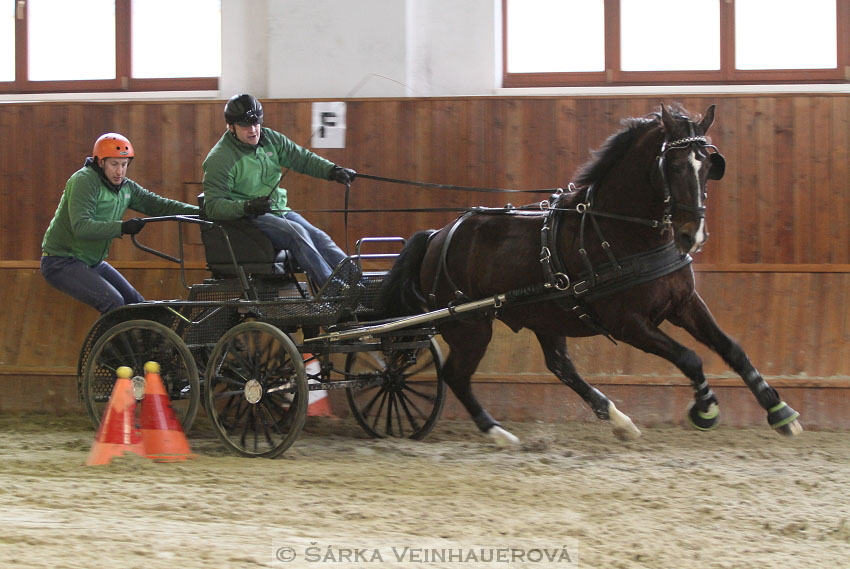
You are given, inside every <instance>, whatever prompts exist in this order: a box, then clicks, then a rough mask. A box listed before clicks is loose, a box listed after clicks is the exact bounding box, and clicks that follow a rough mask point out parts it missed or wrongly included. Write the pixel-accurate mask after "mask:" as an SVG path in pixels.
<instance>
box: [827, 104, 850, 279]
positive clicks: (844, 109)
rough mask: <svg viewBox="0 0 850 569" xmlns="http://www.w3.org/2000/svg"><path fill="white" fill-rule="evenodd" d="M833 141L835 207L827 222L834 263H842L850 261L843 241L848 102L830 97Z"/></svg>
mask: <svg viewBox="0 0 850 569" xmlns="http://www.w3.org/2000/svg"><path fill="white" fill-rule="evenodd" d="M830 103H831V104H832V110H831V121H832V138H833V144H832V147H831V148H830V149H829V161H830V167H831V176H830V179H829V180H828V191H829V192H830V193H831V198H832V202H833V203H834V204H835V207H832V208H830V209H829V213H831V215H832V218H831V219H829V220H828V221H827V223H828V224H829V229H830V231H831V235H832V237H831V238H832V240H833V243H834V246H835V258H834V259H831V261H830V262H833V263H843V262H844V261H845V260H846V259H847V258H848V257H850V243H848V242H850V239H847V237H846V229H845V228H846V227H848V225H850V213H848V208H850V199H848V197H850V168H848V166H847V162H848V156H850V110H848V109H850V105H848V103H850V101H848V97H831V98H830Z"/></svg>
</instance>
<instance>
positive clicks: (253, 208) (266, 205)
mask: <svg viewBox="0 0 850 569" xmlns="http://www.w3.org/2000/svg"><path fill="white" fill-rule="evenodd" d="M271 211H272V202H271V200H269V198H268V197H267V196H263V197H261V198H254V199H252V200H248V201H246V202H245V214H246V215H253V216H254V217H256V216H258V215H263V214H264V213H271Z"/></svg>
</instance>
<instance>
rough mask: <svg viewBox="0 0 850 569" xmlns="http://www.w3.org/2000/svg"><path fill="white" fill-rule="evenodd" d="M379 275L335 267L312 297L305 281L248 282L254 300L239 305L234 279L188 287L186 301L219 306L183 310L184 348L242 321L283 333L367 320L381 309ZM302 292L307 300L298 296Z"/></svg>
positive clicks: (213, 339)
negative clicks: (186, 323) (263, 324)
mask: <svg viewBox="0 0 850 569" xmlns="http://www.w3.org/2000/svg"><path fill="white" fill-rule="evenodd" d="M385 274H386V273H385V272H383V271H381V272H366V273H363V274H362V275H361V273H360V269H359V267H357V265H356V264H355V263H354V262H353V261H351V262H350V264H349V265H348V266H346V264H345V263H344V264H343V265H342V266H340V267H339V268H337V270H336V271H335V272H334V274H333V276H332V277H331V280H330V281H329V282H328V283H327V285H326V286H325V287H323V288H322V289H321V290H319V292H318V293H317V294H316V296H311V295H310V292H309V287H308V286H307V285H306V283H300V288H299V286H297V285H296V283H293V282H291V281H290V282H285V281H278V282H276V281H275V280H274V279H266V280H256V281H252V282H251V284H252V285H253V286H254V288H255V290H256V292H257V300H256V301H246V302H239V303H236V302H231V301H239V300H240V299H241V298H243V296H242V288H241V287H240V286H239V283H238V281H235V280H210V281H207V282H205V283H203V284H199V285H193V286H192V293H191V295H190V298H189V300H192V301H211V302H221V303H222V304H221V305H218V306H191V305H187V306H184V316H185V317H186V318H188V319H189V320H190V321H191V322H193V324H191V325H190V326H189V329H188V330H187V331H186V334H185V337H184V339H185V341H186V343H187V344H189V345H190V346H191V345H198V344H210V343H215V342H217V341H218V338H220V337H221V335H222V334H224V332H226V331H227V330H228V329H230V328H232V327H233V326H235V325H236V324H238V323H239V322H241V321H243V320H244V319H245V318H246V317H249V316H250V317H254V318H256V319H257V320H260V321H262V322H268V323H269V324H272V325H274V326H277V327H278V328H281V329H284V330H287V329H295V328H298V327H301V326H329V325H331V324H337V323H339V322H340V321H344V320H358V321H364V320H369V319H370V318H371V317H373V316H375V315H377V314H378V313H379V312H380V311H381V286H382V283H383V279H384V275H385ZM302 293H305V294H306V295H307V296H306V298H305V297H304V296H303V295H302Z"/></svg>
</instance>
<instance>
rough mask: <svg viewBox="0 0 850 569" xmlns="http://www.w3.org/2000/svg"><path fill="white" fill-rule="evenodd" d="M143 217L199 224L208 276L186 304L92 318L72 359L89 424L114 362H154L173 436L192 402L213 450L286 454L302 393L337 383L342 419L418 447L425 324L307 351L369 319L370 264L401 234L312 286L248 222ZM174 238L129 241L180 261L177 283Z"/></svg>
mask: <svg viewBox="0 0 850 569" xmlns="http://www.w3.org/2000/svg"><path fill="white" fill-rule="evenodd" d="M147 221H148V223H155V222H176V223H177V224H178V227H180V226H182V225H183V224H195V225H199V226H200V227H201V235H202V238H203V243H204V248H205V251H206V257H207V267H208V269H209V271H210V273H211V277H210V278H208V279H206V280H204V281H203V282H201V283H198V284H193V285H188V286H187V288H188V298H187V299H186V300H164V301H148V302H144V303H139V304H132V305H127V306H124V307H121V308H119V309H117V310H114V311H112V312H109V313H107V314H105V315H103V316H101V318H99V319H98V320H97V321H96V322H95V323H94V325H93V326H92V327H91V329H90V330H89V333H88V335H87V337H86V339H85V341H84V342H83V346H82V349H81V352H80V357H79V364H78V389H79V395H80V397H81V399H82V401H83V403H84V405H85V408H86V410H87V412H88V414H89V416H90V418H91V420H92V421H93V422H94V423H95V425H96V426H97V425H98V424H99V423H100V420H101V417H102V415H103V412H104V410H105V407H106V405H107V404H108V401H109V396H110V394H111V392H112V387H113V385H114V382H115V377H116V370H117V368H118V367H120V366H129V367H130V368H132V370H133V372H134V374H136V375H143V371H142V370H143V366H144V363H145V362H146V361H148V360H152V361H156V362H158V363H159V364H160V366H161V369H162V380H163V384H164V386H165V388H166V391H167V392H168V393H169V394H170V398H171V403H172V408H173V409H174V411H175V414H176V416H177V418H178V420H179V421H180V422H181V425H182V427H183V429H184V431H187V432H188V430H189V429H190V428H191V426H192V423H193V421H194V419H195V417H196V415H197V413H198V410H199V406H200V407H203V409H204V410H205V411H206V413H207V415H208V417H209V419H210V422H211V424H212V427H213V429H214V430H215V432H216V434H217V435H218V437H219V438H220V439H221V440H222V442H223V443H224V444H225V445H226V446H227V447H228V448H230V449H231V450H232V451H234V452H236V453H238V454H241V455H244V456H260V457H267V458H272V457H276V456H279V455H280V454H282V453H283V452H284V451H285V450H286V449H287V448H289V446H290V445H291V444H292V443H293V442H294V441H295V440H296V438H297V437H298V435H299V433H300V431H301V429H302V427H303V425H304V423H305V420H306V416H307V408H308V401H309V393H310V391H317V390H331V389H344V390H345V392H346V396H347V400H348V404H349V406H350V408H351V412H352V415H353V416H354V418H355V419H356V420H357V422H358V424H359V425H360V426H361V427H362V428H363V429H364V430H365V431H366V432H367V433H368V434H369V435H371V436H373V437H386V436H395V437H409V438H413V439H421V438H423V437H425V436H426V435H427V434H428V433H429V432H430V431H431V430H432V429H433V428H434V426H435V424H436V422H437V420H438V418H439V416H440V413H441V411H442V408H443V403H444V401H445V397H446V388H445V384H444V383H443V382H442V381H440V373H441V362H442V354H441V353H440V348H439V346H438V344H437V343H436V341H435V340H434V329H433V327H432V326H429V325H427V324H422V325H419V326H415V327H410V328H405V329H403V330H394V331H390V332H386V333H376V334H373V335H371V336H370V337H368V338H364V337H358V338H356V339H353V340H347V341H339V340H336V339H334V341H332V342H331V341H329V340H324V341H322V340H320V341H312V342H310V343H309V345H308V344H307V342H308V341H309V340H311V339H314V338H315V337H316V336H318V335H319V334H320V332H321V333H324V335H325V336H327V335H328V334H331V333H339V332H340V331H344V330H348V329H352V328H356V327H359V326H362V322H364V321H365V320H369V319H372V318H374V316H375V315H376V314H377V313H378V311H379V308H380V307H379V302H380V299H379V296H380V295H379V293H380V288H381V283H382V279H383V276H384V274H385V273H386V269H385V268H382V267H383V266H385V265H386V263H387V262H388V261H392V259H393V258H395V257H396V256H397V252H392V250H393V249H395V250H396V251H397V250H398V249H399V248H400V245H402V244H403V243H404V240H403V239H401V238H397V237H391V238H364V239H361V240H359V241H358V242H357V244H356V246H355V252H354V254H353V255H350V256H348V257H347V258H346V259H345V260H344V261H343V262H342V263H340V265H339V266H338V267H337V268H336V269H335V271H334V273H333V275H332V277H331V280H330V281H329V282H328V283H327V284H326V285H325V286H324V287H317V286H315V284H314V283H312V282H310V281H309V279H307V278H306V275H304V274H303V273H301V272H299V271H298V268H297V266H295V265H294V262H293V261H292V260H291V259H288V258H287V254H286V252H280V253H276V252H275V251H274V250H273V249H272V248H271V244H270V242H269V241H268V239H267V238H266V237H265V236H264V235H263V234H262V233H260V232H259V230H257V229H256V228H254V227H253V226H252V225H250V224H249V223H248V222H247V221H244V220H240V221H233V222H215V223H214V222H211V221H207V220H204V219H200V218H198V216H185V215H178V216H163V217H157V218H148V220H147ZM178 233H179V236H180V237H179V239H178V244H179V253H178V255H179V256H177V257H174V256H172V255H170V254H168V253H164V252H162V251H157V250H155V249H152V248H150V247H147V246H146V245H143V244H142V243H139V241H138V240H137V239H136V236H133V243H134V244H135V245H136V246H137V247H139V248H141V249H143V250H145V251H147V252H148V253H151V254H153V255H156V256H159V257H161V258H164V259H167V260H169V261H172V262H175V263H179V264H180V268H181V278H182V280H183V282H184V284H185V271H184V268H185V266H184V263H183V245H182V235H183V231H182V230H181V231H179V232H178ZM369 251H372V252H369ZM375 251H377V252H375ZM364 267H366V269H365V270H364ZM370 267H372V270H369V269H370ZM311 364H312V365H311ZM308 369H309V370H310V371H308Z"/></svg>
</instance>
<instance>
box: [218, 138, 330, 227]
mask: <svg viewBox="0 0 850 569" xmlns="http://www.w3.org/2000/svg"><path fill="white" fill-rule="evenodd" d="M283 168H291V169H292V170H295V171H296V172H300V173H302V174H307V175H308V176H313V177H314V178H322V179H325V180H326V179H327V178H328V175H329V174H330V171H331V168H333V162H330V161H328V160H326V159H324V158H322V157H321V156H319V155H318V154H314V153H313V152H311V151H309V150H307V149H306V148H303V147H301V146H298V145H297V144H295V143H294V142H292V141H291V140H289V139H288V138H286V136H284V135H283V134H281V133H279V132H277V131H274V130H272V129H270V128H263V129H262V134H261V135H260V143H259V144H258V145H257V146H252V145H250V144H245V143H244V142H240V141H239V139H237V138H236V136H234V135H233V134H231V133H230V131H228V132H225V133H224V135H223V136H222V137H221V139H220V140H219V141H218V142H217V143H216V144H215V146H213V148H212V150H210V152H209V154H207V157H206V159H205V160H204V213H205V214H206V216H207V217H208V218H209V219H220V220H227V219H238V218H240V217H242V216H244V215H245V202H246V201H247V200H250V199H252V198H257V197H262V196H268V195H270V194H271V206H272V209H275V210H281V211H287V210H288V209H289V208H288V207H287V204H286V201H287V200H286V190H285V189H284V188H281V187H279V186H278V185H279V184H280V179H281V177H282V175H283V174H282V169H283Z"/></svg>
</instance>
